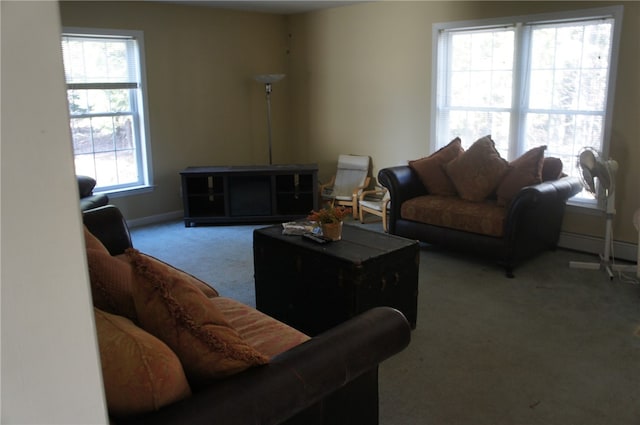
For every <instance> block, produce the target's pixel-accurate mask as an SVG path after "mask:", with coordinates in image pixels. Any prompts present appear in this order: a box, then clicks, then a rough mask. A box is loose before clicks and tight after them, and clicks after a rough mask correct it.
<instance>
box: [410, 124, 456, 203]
mask: <svg viewBox="0 0 640 425" xmlns="http://www.w3.org/2000/svg"><path fill="white" fill-rule="evenodd" d="M463 152H464V149H463V148H462V142H461V141H460V138H459V137H456V138H455V139H453V140H452V141H451V142H449V144H448V145H447V146H445V147H443V148H441V149H440V150H438V151H437V152H435V153H433V154H431V155H429V156H428V157H426V158H421V159H417V160H415V161H409V167H411V168H412V169H413V171H415V172H416V174H417V175H418V177H419V178H420V181H421V182H422V184H423V185H424V187H425V188H426V189H427V191H428V192H429V193H430V194H432V195H442V196H454V195H455V194H456V188H455V186H454V185H453V183H452V182H451V180H450V179H449V177H448V176H447V174H446V173H445V171H444V168H443V166H444V165H445V164H447V163H449V162H451V161H452V160H454V159H456V158H457V157H459V156H460V155H461V154H462V153H463Z"/></svg>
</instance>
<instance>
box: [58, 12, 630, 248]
mask: <svg viewBox="0 0 640 425" xmlns="http://www.w3.org/2000/svg"><path fill="white" fill-rule="evenodd" d="M613 4H624V5H625V10H624V22H623V28H622V41H621V49H620V63H619V70H618V78H617V91H616V99H615V105H614V112H615V116H614V120H613V132H612V138H613V140H612V149H611V155H612V156H613V157H615V158H616V159H618V161H619V162H620V172H619V179H618V195H617V196H618V201H617V209H618V215H617V218H616V223H615V231H614V236H615V239H617V240H622V241H628V242H633V243H636V242H637V233H636V232H635V229H634V228H633V225H632V223H631V220H632V216H633V213H634V211H635V210H636V209H637V208H638V207H640V194H639V191H638V189H637V186H638V182H640V175H639V174H640V172H639V171H638V170H639V168H640V167H637V166H634V164H635V163H638V162H639V161H640V144H639V143H638V142H637V140H638V137H639V136H640V119H639V115H640V114H639V111H640V86H639V84H638V83H639V81H638V80H639V79H638V75H640V54H639V53H640V52H639V47H638V46H639V44H638V40H639V39H640V25H639V23H640V3H635V2H616V1H611V2H573V1H569V2H519V1H517V2H478V1H471V2H448V1H444V2H432V1H424V2H421V1H409V2H404V1H385V2H372V3H363V4H357V5H352V6H343V7H338V8H334V9H329V10H324V11H318V12H312V13H307V14H299V15H291V16H286V17H285V16H278V15H268V14H257V13H247V12H232V11H227V10H221V9H210V8H205V7H196V6H177V5H169V4H147V3H145V4H140V3H132V2H129V3H127V2H124V3H115V2H112V3H108V4H99V3H94V2H90V3H84V2H70V3H65V4H63V5H62V6H61V12H62V19H63V24H64V25H74V26H104V27H114V28H118V27H122V28H133V29H141V30H144V31H145V40H146V45H147V78H148V82H149V93H148V95H149V102H150V121H151V138H152V144H153V148H152V149H153V166H154V172H155V181H156V184H157V188H156V190H155V191H154V192H153V193H152V194H146V195H138V196H130V197H127V198H118V199H115V203H116V204H117V205H118V206H120V207H121V208H122V209H123V210H124V212H125V214H126V216H127V217H128V218H130V219H131V218H140V217H145V216H151V215H156V214H163V213H167V212H171V211H176V210H179V209H181V200H180V197H179V178H178V172H179V171H180V170H181V169H182V168H184V167H186V166H189V165H219V164H260V163H266V161H267V144H266V126H265V117H264V114H265V104H264V97H263V88H262V87H260V85H259V84H257V83H255V82H253V81H251V79H250V77H251V76H252V75H254V74H256V73H260V72H275V71H277V72H280V71H282V72H286V73H287V78H286V79H285V80H283V81H282V82H280V83H277V85H275V86H274V95H273V102H274V162H276V163H277V162H281V163H283V162H317V163H318V164H319V166H320V178H321V179H326V178H328V177H329V176H330V174H331V173H332V171H333V170H334V168H335V162H336V158H337V156H338V154H339V153H353V154H367V155H370V156H371V157H372V159H373V164H374V175H375V174H377V171H378V170H379V169H380V168H383V167H386V166H390V165H395V164H400V163H403V162H405V161H406V160H407V159H412V158H417V157H420V156H423V155H425V154H427V153H429V134H430V120H431V107H430V99H431V65H432V63H431V60H432V58H431V53H432V37H431V29H432V24H433V23H435V22H445V21H451V20H467V19H478V18H489V17H495V16H512V15H521V14H526V13H540V12H548V11H553V10H565V9H575V8H589V7H598V6H603V5H613ZM603 223H604V220H603V217H602V216H599V215H593V214H583V213H582V212H580V211H574V210H572V211H570V212H568V213H567V216H566V219H565V221H564V229H563V230H564V231H568V232H574V233H579V234H585V235H595V236H602V234H603V228H604V224H603Z"/></svg>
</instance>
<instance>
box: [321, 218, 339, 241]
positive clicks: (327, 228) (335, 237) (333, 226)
mask: <svg viewBox="0 0 640 425" xmlns="http://www.w3.org/2000/svg"><path fill="white" fill-rule="evenodd" d="M322 235H323V236H326V237H328V238H329V239H331V240H332V241H339V240H340V239H342V222H339V223H322Z"/></svg>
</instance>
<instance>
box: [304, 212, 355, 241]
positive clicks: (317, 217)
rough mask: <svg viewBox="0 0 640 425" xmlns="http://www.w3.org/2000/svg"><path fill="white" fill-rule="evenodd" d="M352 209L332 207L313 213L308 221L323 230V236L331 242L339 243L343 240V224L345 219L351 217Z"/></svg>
mask: <svg viewBox="0 0 640 425" xmlns="http://www.w3.org/2000/svg"><path fill="white" fill-rule="evenodd" d="M351 212H352V209H351V208H347V207H343V206H337V207H334V206H333V205H330V206H328V207H326V208H323V209H321V210H318V211H311V214H309V216H308V217H307V220H310V221H314V222H316V223H318V224H319V225H320V227H321V228H322V235H323V236H326V237H328V238H329V239H331V240H334V241H339V240H340V239H341V238H342V223H343V221H344V218H345V217H347V216H348V215H350V214H351Z"/></svg>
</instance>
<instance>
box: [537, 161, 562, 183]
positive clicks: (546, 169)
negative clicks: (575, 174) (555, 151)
mask: <svg viewBox="0 0 640 425" xmlns="http://www.w3.org/2000/svg"><path fill="white" fill-rule="evenodd" d="M560 177H562V160H561V159H560V158H554V157H552V156H549V157H546V158H545V159H544V161H543V163H542V181H543V182H548V181H550V180H558V179H559V178H560Z"/></svg>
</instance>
